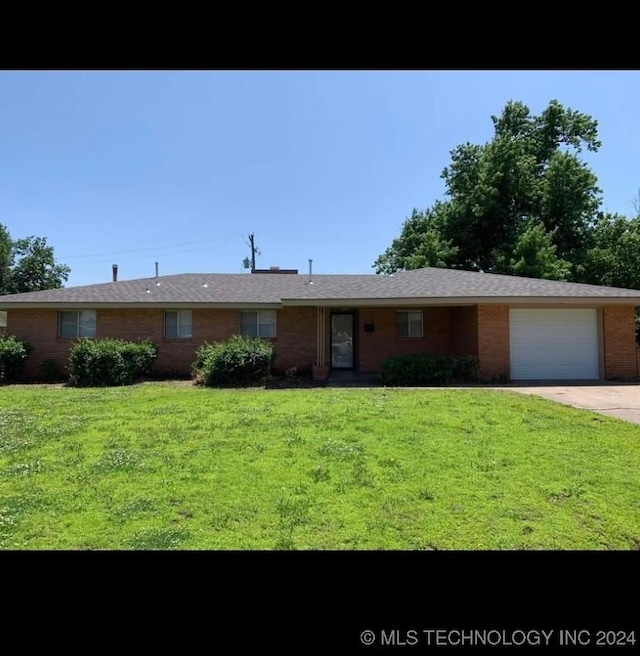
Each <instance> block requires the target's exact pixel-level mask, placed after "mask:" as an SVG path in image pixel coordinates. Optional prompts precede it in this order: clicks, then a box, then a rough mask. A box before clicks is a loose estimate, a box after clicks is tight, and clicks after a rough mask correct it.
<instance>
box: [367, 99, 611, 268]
mask: <svg viewBox="0 0 640 656" xmlns="http://www.w3.org/2000/svg"><path fill="white" fill-rule="evenodd" d="M491 118H492V121H493V125H494V136H493V139H492V140H491V141H490V142H488V143H486V144H483V145H477V144H471V143H465V144H462V145H460V146H458V147H457V148H454V149H453V150H452V151H451V153H450V154H451V162H450V164H449V165H448V166H447V167H445V169H444V170H443V172H442V178H443V179H444V181H445V185H446V195H447V199H446V200H445V201H440V202H438V203H436V205H435V206H434V207H433V208H432V209H431V210H427V211H426V212H425V213H424V216H426V217H431V214H432V213H435V215H436V217H437V218H438V220H437V221H436V220H434V219H431V218H429V219H428V220H427V221H426V223H425V222H422V223H420V221H418V220H417V219H416V216H415V212H414V215H412V217H411V218H410V219H407V221H406V222H405V225H404V226H403V229H402V233H401V235H400V237H399V238H398V239H396V240H394V242H393V244H392V245H391V247H390V249H387V251H386V252H385V253H384V254H383V255H381V256H380V257H379V258H378V259H377V260H376V262H375V264H374V266H375V267H376V270H377V271H378V272H379V273H380V272H392V271H394V270H398V269H407V268H415V267H416V266H425V265H424V264H423V262H425V261H428V262H429V263H431V265H432V266H434V264H433V262H437V261H440V262H442V264H435V266H452V267H457V268H464V269H470V270H482V271H488V272H490V271H501V272H509V273H520V274H521V275H524V274H523V272H525V271H526V272H527V275H536V276H540V277H546V278H551V279H558V276H560V277H561V278H560V279H573V280H579V279H580V278H581V275H582V272H583V269H582V267H583V261H584V259H585V256H586V255H585V253H586V250H587V248H588V246H589V235H590V226H591V225H592V223H593V222H594V220H595V218H596V213H597V210H598V208H599V205H600V202H601V197H600V194H601V192H600V189H599V188H598V186H597V178H596V176H595V175H594V174H593V173H592V172H591V171H590V169H589V168H588V167H587V165H586V164H585V163H584V162H583V161H582V160H581V159H580V157H579V155H580V153H581V152H582V150H583V149H586V150H589V151H597V150H598V148H599V147H600V145H601V144H600V141H599V140H598V133H597V121H595V120H593V119H592V118H591V117H589V116H587V115H586V114H582V113H580V112H577V111H574V110H571V109H567V108H565V107H563V106H562V105H561V104H560V103H559V102H558V101H556V100H552V101H551V102H550V103H549V105H548V107H547V108H546V109H545V110H544V111H543V112H542V113H541V114H540V115H539V116H534V115H532V114H531V112H530V110H529V108H528V107H527V106H526V105H524V104H523V103H521V102H513V101H511V102H509V103H507V105H506V106H505V107H504V109H503V111H502V113H501V115H500V116H492V117H491ZM536 226H539V227H536ZM537 247H541V248H543V251H544V253H543V254H539V255H535V257H534V255H533V253H534V251H535V249H536V248H537ZM434 250H435V252H434ZM440 255H442V257H439V256H440ZM532 258H533V259H532Z"/></svg>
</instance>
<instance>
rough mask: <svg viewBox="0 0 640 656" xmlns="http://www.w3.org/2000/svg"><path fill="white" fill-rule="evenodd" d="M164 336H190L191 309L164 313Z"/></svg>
mask: <svg viewBox="0 0 640 656" xmlns="http://www.w3.org/2000/svg"><path fill="white" fill-rule="evenodd" d="M164 336H165V337H167V338H168V339H188V338H189V337H191V310H178V311H176V312H165V313H164Z"/></svg>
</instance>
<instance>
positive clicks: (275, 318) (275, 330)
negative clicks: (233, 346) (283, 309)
mask: <svg viewBox="0 0 640 656" xmlns="http://www.w3.org/2000/svg"><path fill="white" fill-rule="evenodd" d="M248 312H252V313H255V315H256V336H255V337H254V338H253V339H277V337H278V311H277V310H265V309H262V310H240V335H241V336H242V337H247V335H244V334H243V333H242V315H243V314H246V313H248ZM261 312H273V336H271V337H262V336H261V335H260V313H261Z"/></svg>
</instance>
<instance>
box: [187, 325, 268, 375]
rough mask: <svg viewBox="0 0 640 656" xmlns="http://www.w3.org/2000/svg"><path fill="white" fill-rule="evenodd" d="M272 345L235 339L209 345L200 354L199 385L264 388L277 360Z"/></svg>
mask: <svg viewBox="0 0 640 656" xmlns="http://www.w3.org/2000/svg"><path fill="white" fill-rule="evenodd" d="M275 357H276V355H275V353H274V352H273V347H272V345H271V343H270V342H267V341H265V340H263V339H258V338H250V337H240V336H239V335H235V336H233V337H232V338H231V339H229V340H227V341H226V342H214V343H213V344H208V343H205V344H203V345H202V346H201V347H200V348H199V349H198V350H197V351H196V360H195V362H194V363H193V374H194V378H195V381H196V383H199V384H204V385H207V386H208V387H247V386H253V385H264V384H265V382H266V380H267V377H268V376H269V374H270V371H271V365H272V364H273V361H274V360H275Z"/></svg>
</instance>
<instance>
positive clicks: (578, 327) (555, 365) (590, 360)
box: [510, 309, 599, 380]
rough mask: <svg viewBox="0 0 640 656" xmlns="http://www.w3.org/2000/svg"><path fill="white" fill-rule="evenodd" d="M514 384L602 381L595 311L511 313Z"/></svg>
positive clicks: (517, 310)
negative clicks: (538, 381)
mask: <svg viewBox="0 0 640 656" xmlns="http://www.w3.org/2000/svg"><path fill="white" fill-rule="evenodd" d="M510 342H511V343H510V346H511V378H512V379H513V380H544V379H548V380H563V379H564V380H569V379H575V380H579V379H582V380H594V379H597V378H598V377H599V349H598V322H597V312H596V310H593V309H591V310H589V309H587V310H585V309H580V310H553V309H550V310H521V309H512V310H511V311H510Z"/></svg>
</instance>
